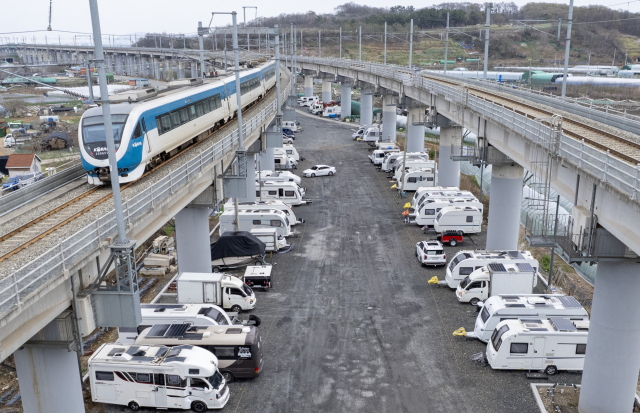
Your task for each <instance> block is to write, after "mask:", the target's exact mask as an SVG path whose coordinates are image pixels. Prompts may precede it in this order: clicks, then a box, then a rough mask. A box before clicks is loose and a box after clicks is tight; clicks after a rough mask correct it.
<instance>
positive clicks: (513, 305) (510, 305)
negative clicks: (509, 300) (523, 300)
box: [505, 304, 526, 308]
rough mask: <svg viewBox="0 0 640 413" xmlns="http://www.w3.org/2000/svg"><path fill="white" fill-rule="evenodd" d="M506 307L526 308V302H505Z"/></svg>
mask: <svg viewBox="0 0 640 413" xmlns="http://www.w3.org/2000/svg"><path fill="white" fill-rule="evenodd" d="M505 307H509V308H525V307H526V306H525V305H524V304H505Z"/></svg>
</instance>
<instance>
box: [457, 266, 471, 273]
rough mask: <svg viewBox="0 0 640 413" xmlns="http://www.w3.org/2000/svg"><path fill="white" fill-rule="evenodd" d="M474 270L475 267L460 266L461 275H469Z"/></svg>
mask: <svg viewBox="0 0 640 413" xmlns="http://www.w3.org/2000/svg"><path fill="white" fill-rule="evenodd" d="M472 272H473V267H460V272H459V274H460V275H469V274H471V273H472Z"/></svg>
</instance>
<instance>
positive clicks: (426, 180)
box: [397, 168, 438, 191]
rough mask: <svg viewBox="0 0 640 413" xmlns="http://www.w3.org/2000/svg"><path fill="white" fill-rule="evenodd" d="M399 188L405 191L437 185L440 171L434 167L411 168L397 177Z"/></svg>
mask: <svg viewBox="0 0 640 413" xmlns="http://www.w3.org/2000/svg"><path fill="white" fill-rule="evenodd" d="M397 182H398V183H397V185H398V188H402V190H403V191H415V190H416V189H418V188H420V187H424V186H435V185H436V184H437V183H438V171H437V170H436V169H434V168H418V169H413V168H410V169H409V170H408V171H406V172H405V173H404V180H403V179H402V175H401V176H400V177H399V178H398V179H397Z"/></svg>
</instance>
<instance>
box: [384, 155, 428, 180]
mask: <svg viewBox="0 0 640 413" xmlns="http://www.w3.org/2000/svg"><path fill="white" fill-rule="evenodd" d="M403 166H404V172H405V174H406V173H407V172H408V171H410V170H412V169H421V168H432V169H433V170H437V165H436V161H430V160H429V157H428V156H426V157H421V158H418V159H407V162H406V165H404V162H403V159H402V158H400V159H398V160H397V161H396V163H395V164H394V165H393V169H394V171H393V179H395V180H396V181H397V180H398V179H400V177H401V176H402V167H403Z"/></svg>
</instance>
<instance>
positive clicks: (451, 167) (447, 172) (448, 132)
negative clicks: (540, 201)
mask: <svg viewBox="0 0 640 413" xmlns="http://www.w3.org/2000/svg"><path fill="white" fill-rule="evenodd" d="M442 123H443V122H441V121H440V118H438V125H439V126H440V147H439V149H438V152H439V156H438V185H439V186H455V187H458V188H460V162H458V161H454V160H452V159H451V145H452V144H454V143H456V144H457V143H459V142H460V138H461V136H462V127H461V126H450V125H451V124H450V123H449V121H448V120H447V121H446V125H448V126H446V127H445V126H443V125H442ZM520 169H522V168H520ZM520 192H522V189H521V190H520ZM518 217H520V213H519V212H518ZM518 222H519V221H518Z"/></svg>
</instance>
